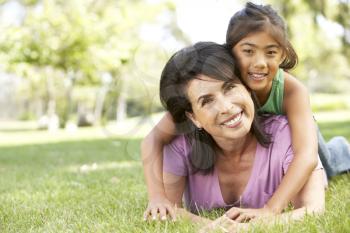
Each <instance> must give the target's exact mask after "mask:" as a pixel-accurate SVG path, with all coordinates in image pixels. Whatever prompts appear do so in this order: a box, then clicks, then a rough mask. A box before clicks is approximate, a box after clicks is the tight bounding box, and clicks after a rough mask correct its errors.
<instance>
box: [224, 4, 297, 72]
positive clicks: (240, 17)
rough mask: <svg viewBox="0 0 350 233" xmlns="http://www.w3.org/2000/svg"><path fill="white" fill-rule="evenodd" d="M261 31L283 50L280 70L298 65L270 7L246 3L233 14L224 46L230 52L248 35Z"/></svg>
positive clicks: (281, 21)
mask: <svg viewBox="0 0 350 233" xmlns="http://www.w3.org/2000/svg"><path fill="white" fill-rule="evenodd" d="M261 31H266V32H268V33H269V34H270V35H271V36H272V37H273V38H274V39H275V40H276V41H277V43H279V44H280V45H281V47H282V48H283V50H284V54H285V59H284V61H283V62H282V63H281V65H280V68H282V69H286V70H289V69H292V68H294V67H295V66H296V64H297V63H298V56H297V54H296V52H295V50H294V48H293V46H292V44H291V43H290V42H289V40H288V38H287V31H286V25H285V23H284V21H283V19H282V18H281V17H280V16H279V15H278V14H277V12H276V11H275V10H274V9H273V8H272V7H271V6H270V5H256V4H254V3H251V2H248V3H247V4H246V5H245V7H244V8H243V9H242V10H240V11H238V12H237V13H235V14H234V15H233V16H232V18H231V19H230V23H229V25H228V28H227V32H226V46H227V47H228V49H229V50H230V51H232V50H233V47H235V45H236V44H237V43H238V42H239V41H240V40H242V39H243V38H244V37H246V36H247V35H248V34H251V33H254V32H261Z"/></svg>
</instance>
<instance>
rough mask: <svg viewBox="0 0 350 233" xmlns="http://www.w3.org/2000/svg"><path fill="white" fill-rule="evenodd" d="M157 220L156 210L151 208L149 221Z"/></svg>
mask: <svg viewBox="0 0 350 233" xmlns="http://www.w3.org/2000/svg"><path fill="white" fill-rule="evenodd" d="M157 219H158V208H152V210H151V220H157Z"/></svg>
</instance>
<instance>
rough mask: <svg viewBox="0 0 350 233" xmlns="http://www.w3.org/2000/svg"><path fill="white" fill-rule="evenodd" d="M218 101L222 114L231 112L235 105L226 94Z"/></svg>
mask: <svg viewBox="0 0 350 233" xmlns="http://www.w3.org/2000/svg"><path fill="white" fill-rule="evenodd" d="M218 102H219V104H218V105H219V106H218V107H219V111H220V113H221V114H226V113H227V112H230V110H231V109H232V107H233V103H232V101H231V100H230V99H229V98H227V97H226V96H222V97H221V98H220V100H219V101H218Z"/></svg>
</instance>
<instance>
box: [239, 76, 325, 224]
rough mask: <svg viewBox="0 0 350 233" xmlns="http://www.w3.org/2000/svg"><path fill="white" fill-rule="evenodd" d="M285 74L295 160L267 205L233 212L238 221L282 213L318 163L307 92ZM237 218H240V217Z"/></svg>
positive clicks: (315, 136)
mask: <svg viewBox="0 0 350 233" xmlns="http://www.w3.org/2000/svg"><path fill="white" fill-rule="evenodd" d="M284 74H285V85H284V93H285V94H284V102H283V108H284V112H285V113H286V115H287V117H288V122H289V127H290V129H291V134H292V135H291V137H292V147H293V154H294V158H293V160H292V162H291V164H290V165H289V168H288V170H287V173H286V174H285V176H284V177H283V179H282V181H281V184H280V185H279V186H278V188H277V190H276V191H275V193H274V194H273V196H272V197H271V198H270V200H269V201H268V202H267V203H266V205H265V206H264V207H263V208H260V209H249V211H248V210H247V209H236V211H235V212H234V213H233V215H234V216H235V218H237V219H238V220H241V219H242V221H243V220H244V219H245V218H246V216H249V219H252V218H256V217H263V216H265V217H267V216H270V215H275V214H279V213H281V212H282V210H283V209H284V208H285V207H286V206H287V205H288V203H289V202H290V200H291V199H292V197H295V196H296V194H297V193H299V191H300V190H301V188H302V187H303V186H304V184H305V183H306V181H307V179H308V178H309V177H310V175H311V172H312V171H313V170H314V169H315V167H316V165H317V162H318V158H317V156H318V153H317V134H316V125H315V122H314V120H313V117H312V112H311V107H310V102H309V95H308V92H307V90H306V88H305V87H304V86H303V85H302V84H301V83H300V82H299V81H297V80H296V79H295V78H294V77H292V76H291V75H289V74H287V73H284ZM247 212H249V213H247ZM240 215H242V217H239V216H240Z"/></svg>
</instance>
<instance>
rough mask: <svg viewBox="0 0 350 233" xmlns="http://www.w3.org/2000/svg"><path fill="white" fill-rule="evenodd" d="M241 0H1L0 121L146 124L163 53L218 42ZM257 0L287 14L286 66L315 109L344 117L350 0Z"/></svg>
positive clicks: (47, 126) (130, 129)
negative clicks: (289, 52)
mask: <svg viewBox="0 0 350 233" xmlns="http://www.w3.org/2000/svg"><path fill="white" fill-rule="evenodd" d="M245 2H246V1H239V0H235V1H233V0H202V1H199V0H198V1H195V0H193V1H185V0H164V1H161V0H143V1H141V0H69V1H67V0H0V109H1V110H0V130H2V131H3V132H7V131H11V130H15V129H18V130H24V129H31V130H33V129H42V130H49V131H50V132H59V131H60V130H63V129H64V130H65V131H68V132H76V131H78V129H79V127H84V126H98V127H101V126H102V127H103V129H104V132H105V133H107V134H111V135H120V134H127V135H129V136H133V135H137V134H143V133H144V132H145V131H147V130H148V129H149V127H151V126H152V125H154V123H155V122H156V121H157V119H158V118H159V116H161V113H160V112H162V111H163V109H162V107H161V105H160V102H159V97H158V82H159V78H160V73H161V71H162V68H163V66H164V65H165V63H166V61H167V60H168V58H169V57H170V56H171V55H172V53H174V52H175V51H177V50H178V49H180V48H182V47H184V46H186V45H189V44H191V43H195V42H197V41H215V42H218V43H224V41H225V34H226V27H227V25H228V21H229V19H230V17H231V16H232V15H233V14H234V13H235V12H236V11H237V10H239V9H241V8H242V7H243V6H244V4H245ZM253 2H255V3H262V4H271V5H272V6H273V7H274V8H275V9H276V10H277V11H278V12H279V13H280V14H281V15H282V16H283V17H284V19H285V21H286V23H287V25H288V32H289V36H290V39H291V41H292V44H293V45H294V47H295V49H296V50H297V53H298V55H299V59H300V60H299V65H298V66H297V68H296V69H294V70H292V73H293V74H294V75H295V76H296V77H298V78H299V79H300V80H301V81H302V82H303V83H304V84H305V85H306V86H307V87H308V89H309V90H310V92H311V101H312V108H313V110H314V112H315V113H317V112H335V111H338V112H339V114H337V117H340V118H342V117H343V118H346V117H347V118H350V94H349V91H348V89H349V88H350V1H349V0H314V1H307V0H293V1H292V0H279V1H277V0H269V1H253ZM155 113H159V114H155ZM334 116H335V114H332V115H327V114H323V115H322V114H321V115H320V118H330V117H332V120H333V121H334ZM144 125H148V128H147V127H146V129H143V131H142V127H143V126H144Z"/></svg>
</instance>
